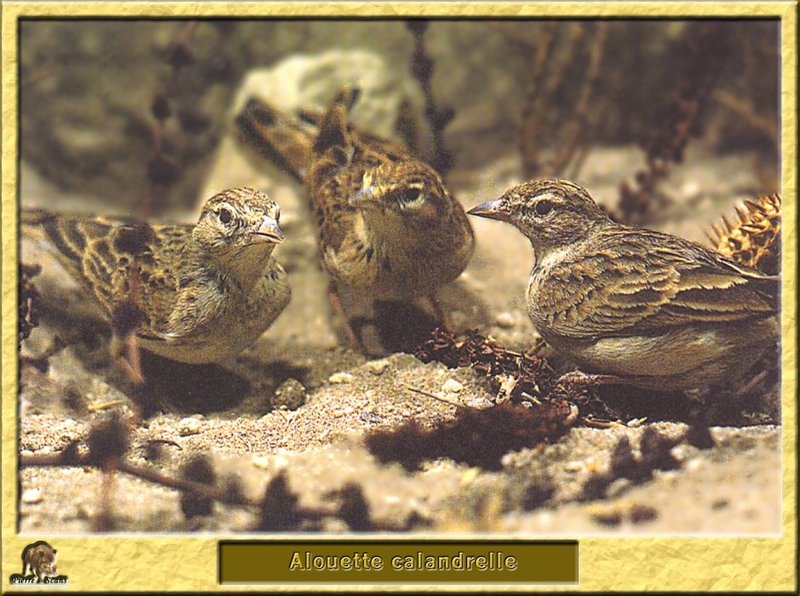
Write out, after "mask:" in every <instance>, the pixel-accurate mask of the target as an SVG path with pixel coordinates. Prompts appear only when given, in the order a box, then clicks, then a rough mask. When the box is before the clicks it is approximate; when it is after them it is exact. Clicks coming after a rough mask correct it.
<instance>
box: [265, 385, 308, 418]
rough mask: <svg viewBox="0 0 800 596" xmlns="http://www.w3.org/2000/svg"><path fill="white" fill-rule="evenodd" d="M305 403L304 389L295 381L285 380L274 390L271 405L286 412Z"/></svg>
mask: <svg viewBox="0 0 800 596" xmlns="http://www.w3.org/2000/svg"><path fill="white" fill-rule="evenodd" d="M304 403H306V388H305V386H304V385H303V384H302V383H301V382H300V381H298V380H297V379H286V380H285V381H284V382H283V383H281V385H280V387H278V388H277V389H276V390H275V396H274V397H273V399H272V405H273V406H275V407H277V408H280V407H284V408H286V409H287V410H296V409H297V408H299V407H300V406H302V405H303V404H304Z"/></svg>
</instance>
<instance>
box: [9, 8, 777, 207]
mask: <svg viewBox="0 0 800 596" xmlns="http://www.w3.org/2000/svg"><path fill="white" fill-rule="evenodd" d="M425 23H426V22H421V21H415V22H412V23H411V26H409V22H407V21H403V20H390V21H341V20H331V21H310V20H261V21H237V20H218V21H194V22H190V21H169V20H158V21H83V20H81V21H26V22H23V24H22V27H21V46H20V48H21V52H20V106H21V113H20V115H21V125H22V143H21V148H22V159H23V161H24V162H26V163H28V164H30V165H31V166H32V168H33V169H34V170H35V171H37V172H38V173H39V174H41V175H42V176H43V177H44V178H46V179H47V180H49V181H51V182H53V183H55V185H57V186H58V187H60V188H61V189H63V190H67V191H73V192H80V193H81V194H87V193H88V194H91V195H95V196H96V197H99V198H102V200H103V201H104V202H108V203H109V204H113V205H114V206H119V208H125V209H133V208H135V207H136V206H137V205H140V204H141V202H142V201H143V200H145V198H146V197H149V196H150V195H153V194H154V191H153V180H152V178H153V177H154V174H153V173H154V172H155V177H156V178H158V180H156V184H157V185H161V186H163V187H164V188H163V189H157V192H156V196H157V199H158V200H156V201H154V203H155V204H154V205H153V210H154V211H155V212H156V213H158V212H159V211H162V210H166V209H168V208H169V207H181V206H183V207H186V206H189V205H194V204H195V202H196V200H197V199H198V196H197V195H198V192H199V191H200V190H201V188H202V187H203V181H204V177H205V176H204V174H205V172H206V171H207V169H208V168H209V164H210V163H211V160H212V155H213V153H214V150H215V148H216V147H217V146H218V144H219V143H220V141H221V139H222V137H223V134H224V132H225V131H226V130H227V129H229V127H231V125H232V124H231V102H232V101H233V98H234V97H235V95H236V91H237V88H238V87H239V85H240V84H241V83H242V81H243V80H244V78H245V76H246V74H247V72H248V71H249V70H251V69H256V68H257V69H265V68H266V69H269V68H274V67H275V66H276V65H278V64H279V63H281V61H283V60H285V59H286V58H287V57H292V58H293V59H294V61H295V64H294V66H296V67H298V68H300V67H301V66H304V67H306V70H308V69H307V66H308V64H307V63H308V62H309V61H310V62H312V63H315V64H317V66H320V65H322V66H324V65H325V64H328V65H329V66H330V65H331V64H333V63H335V62H336V58H337V54H336V52H342V51H345V52H346V51H350V50H358V52H359V53H360V54H361V59H362V62H364V63H372V64H374V63H376V62H380V63H382V64H383V65H385V67H384V68H383V69H381V71H380V72H379V73H378V74H377V75H375V73H376V72H377V71H376V69H374V68H364V69H361V70H357V71H356V73H355V74H357V75H360V76H357V77H356V78H357V79H362V80H358V81H357V82H359V83H361V84H363V85H365V86H367V87H369V86H370V85H371V84H372V86H373V87H375V86H376V85H375V84H374V83H375V81H370V80H366V81H365V80H363V78H369V77H371V76H379V77H380V78H382V81H381V82H380V84H379V85H377V86H379V87H380V86H382V88H383V92H382V94H381V96H380V97H379V99H380V101H377V102H375V101H374V100H375V98H374V97H373V98H371V99H372V103H373V105H375V104H376V103H377V105H379V106H381V116H390V118H374V119H373V121H372V122H371V123H370V124H372V125H376V124H377V123H378V122H380V126H379V130H378V132H381V133H391V134H393V136H396V137H398V138H403V139H405V140H406V141H409V142H410V143H411V144H412V145H414V146H416V147H417V148H418V149H419V151H420V153H421V154H422V155H423V156H425V157H427V158H428V159H430V160H432V161H436V160H437V159H438V158H441V155H439V156H437V155H436V152H437V151H438V152H439V153H442V152H446V153H447V154H448V155H449V156H451V157H452V163H448V164H447V165H451V166H452V169H453V171H455V172H464V171H465V170H467V171H469V170H471V169H473V168H480V167H481V166H485V165H487V164H489V163H491V162H493V161H494V160H496V159H497V158H498V157H500V156H502V155H507V154H516V155H517V156H519V155H520V153H522V164H521V165H522V171H523V172H524V174H525V175H526V176H532V175H544V174H555V173H560V174H570V173H574V172H570V171H569V170H568V169H567V168H566V167H565V164H564V163H562V162H564V161H565V160H566V161H567V162H570V164H571V165H572V166H575V164H576V163H581V162H583V163H585V161H586V160H590V159H591V156H590V155H588V154H586V152H587V151H588V150H590V149H591V148H593V147H596V146H603V145H631V144H634V145H636V144H646V143H648V141H650V140H651V139H652V137H653V135H654V134H655V133H657V132H658V130H659V128H661V127H663V126H664V125H665V122H666V121H667V120H668V119H669V118H670V109H671V108H670V105H671V104H670V102H673V105H672V109H673V111H674V100H675V94H676V92H678V91H679V90H680V89H681V86H682V85H689V87H690V88H691V87H692V85H698V86H702V85H703V80H704V77H706V78H708V77H709V76H710V77H711V78H712V79H713V80H712V81H711V82H710V85H708V86H709V87H710V88H709V89H708V90H700V93H701V94H702V95H703V96H702V97H700V99H699V105H698V106H697V108H698V109H699V110H701V111H702V115H701V117H699V118H697V119H696V121H695V122H694V123H693V124H692V127H693V130H692V135H693V138H696V139H699V140H700V141H701V142H702V143H703V144H704V145H705V146H707V147H709V148H710V149H711V150H712V151H713V152H715V153H720V154H725V153H729V152H734V151H742V150H746V151H750V152H755V153H756V154H757V157H758V161H757V165H755V166H754V167H758V168H759V170H760V171H759V179H764V185H766V184H772V185H775V184H776V172H777V150H776V148H777V131H778V105H779V102H778V93H779V86H778V77H779V54H778V51H779V48H778V40H779V35H778V22H777V21H743V20H737V21H718V22H713V21H711V22H709V21H624V20H613V21H603V22H597V21H595V22H592V21H583V22H581V21H572V22H570V21H549V22H547V21H468V20H464V21H460V20H435V21H429V22H427V27H425V26H424V24H425ZM420 45H421V46H422V54H419V53H415V50H416V51H417V52H419V49H420ZM698 46H699V47H698ZM420 56H422V59H420ZM426 62H427V65H428V66H429V68H427V70H428V71H429V74H430V95H429V100H430V101H432V106H433V107H434V108H435V110H436V113H435V114H434V116H435V117H434V118H433V119H432V118H431V117H430V116H429V117H427V118H426V115H425V111H426V98H425V93H424V92H423V89H422V86H421V84H420V80H421V79H420V70H423V71H424V70H426V68H425V66H426ZM176 64H178V65H180V66H179V70H180V72H179V74H178V76H176V77H173V76H172V74H173V70H174V66H175V65H176ZM291 69H292V68H291V67H290V68H288V69H287V68H284V69H283V73H284V74H285V73H286V72H287V71H288V70H291ZM704 69H706V70H709V71H710V72H706V71H705V70H704ZM326 72H327V74H331V72H332V71H331V70H330V68H328V69H327V71H326V69H325V68H322V70H319V69H317V70H316V71H315V75H316V78H315V80H300V81H299V83H300V85H299V87H295V89H298V88H299V89H303V88H304V87H305V86H313V87H314V93H312V94H311V95H312V96H313V98H314V99H315V100H316V102H317V104H318V105H319V106H322V105H324V103H325V101H327V99H328V98H329V97H330V96H331V95H332V93H333V92H334V90H335V89H336V88H337V87H338V86H339V85H340V84H341V81H340V80H337V78H336V77H332V76H327V77H326V76H325V74H326ZM423 74H424V73H423ZM692 77H694V79H692ZM286 87H287V86H283V87H282V86H277V87H276V88H274V89H265V90H264V93H265V94H266V95H267V96H270V95H271V94H281V93H285V92H286ZM295 92H296V91H295ZM165 94H166V95H167V96H168V98H169V102H168V103H169V111H170V112H171V113H170V114H169V116H168V117H167V118H166V119H165V120H164V130H163V134H160V135H159V136H161V137H163V147H162V149H161V150H160V151H156V149H155V145H154V130H155V129H156V128H157V120H156V118H155V117H154V110H155V111H157V110H158V107H159V106H157V105H156V104H157V103H158V96H159V95H162V96H163V95H165ZM689 95H691V89H690V92H689ZM305 96H306V97H308V94H307V93H306V94H305ZM365 101H370V97H369V95H368V96H367V98H365ZM384 102H388V105H383V104H384ZM161 107H163V106H161ZM304 107H309V106H304ZM692 109H693V108H692ZM437 117H438V123H437V121H436V119H437ZM432 120H433V121H434V123H433V127H434V128H435V127H439V128H441V136H442V140H443V146H442V147H436V146H435V143H434V141H433V136H434V131H433V130H432ZM361 124H364V123H363V122H361ZM156 153H159V155H158V157H157V159H156V157H155V154H156ZM154 159H156V161H157V162H158V163H157V164H155V166H154V165H152V162H153V160H154ZM148 164H151V165H150V166H148ZM570 164H566V165H570ZM148 167H149V170H148ZM148 171H150V176H148ZM616 174H617V175H618V176H619V179H622V178H625V177H627V176H630V175H632V174H633V172H623V171H620V172H617V173H616ZM754 190H755V189H754ZM760 190H762V191H763V190H770V189H765V188H764V189H760Z"/></svg>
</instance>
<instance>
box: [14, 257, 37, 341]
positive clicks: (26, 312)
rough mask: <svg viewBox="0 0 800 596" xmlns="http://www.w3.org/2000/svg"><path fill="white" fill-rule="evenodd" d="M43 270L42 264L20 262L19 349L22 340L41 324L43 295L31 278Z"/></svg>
mask: <svg viewBox="0 0 800 596" xmlns="http://www.w3.org/2000/svg"><path fill="white" fill-rule="evenodd" d="M41 272H42V266H41V265H26V264H25V263H20V264H19V311H18V312H19V330H18V336H17V349H20V348H21V347H22V340H25V339H28V338H29V337H30V335H31V331H33V329H35V328H36V327H38V326H39V313H40V309H41V296H40V295H39V290H38V289H37V288H36V286H35V285H34V284H33V282H31V279H32V278H33V277H35V276H37V275H39V274H40V273H41Z"/></svg>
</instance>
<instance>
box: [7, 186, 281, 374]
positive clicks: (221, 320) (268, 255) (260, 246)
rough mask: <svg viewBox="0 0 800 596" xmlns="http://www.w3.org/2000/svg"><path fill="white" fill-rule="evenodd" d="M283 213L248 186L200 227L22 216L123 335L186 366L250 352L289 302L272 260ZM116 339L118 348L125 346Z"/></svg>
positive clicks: (231, 194) (208, 212)
mask: <svg viewBox="0 0 800 596" xmlns="http://www.w3.org/2000/svg"><path fill="white" fill-rule="evenodd" d="M279 219H280V209H279V207H278V205H277V204H276V203H275V202H274V201H272V200H270V199H269V198H268V197H267V196H266V195H265V194H264V193H262V192H260V191H257V190H254V189H250V188H235V189H229V190H225V191H223V192H220V193H218V194H216V195H214V196H213V197H211V198H210V199H209V200H208V201H206V203H205V205H204V206H203V209H202V213H201V215H200V218H199V220H198V222H197V224H195V225H188V224H153V225H150V224H147V223H143V222H137V221H135V220H133V219H125V218H113V217H92V216H85V215H69V214H58V213H51V212H48V211H44V210H39V209H36V210H23V211H22V217H21V223H22V232H23V235H24V236H27V237H29V238H33V239H38V240H42V241H44V242H45V243H46V244H47V247H48V248H49V250H50V252H52V253H53V254H54V256H55V257H56V258H57V260H58V261H59V262H60V263H61V264H62V265H63V267H64V268H65V269H66V270H67V272H68V273H69V274H70V275H72V277H74V278H75V279H76V280H77V281H79V282H80V283H81V285H82V286H83V287H84V289H85V290H86V291H87V292H88V293H89V294H90V295H91V296H92V297H93V298H94V299H95V300H96V301H97V302H98V303H99V305H100V306H101V308H102V311H103V313H104V314H105V316H106V317H107V318H108V319H109V321H111V322H112V326H114V327H115V331H117V329H116V328H117V327H118V325H117V323H119V319H120V317H122V316H124V317H126V318H127V319H128V321H127V323H123V324H124V325H128V326H130V327H131V331H132V332H134V333H135V335H136V338H137V341H138V343H139V345H140V346H141V347H142V348H144V349H146V350H148V351H150V352H153V353H154V354H157V355H159V356H163V357H166V358H169V359H172V360H176V361H179V362H185V363H190V364H202V363H211V362H221V361H224V360H225V359H227V358H230V357H232V356H235V355H237V354H238V353H239V352H241V351H242V350H243V349H245V348H247V347H248V346H250V345H251V344H252V343H253V342H255V340H256V339H258V337H259V336H260V335H261V334H262V333H263V332H264V331H265V330H266V329H267V328H268V327H269V326H270V325H271V324H272V322H273V321H274V320H275V319H276V318H277V316H278V315H279V314H280V313H281V311H282V310H283V309H284V308H285V306H286V305H287V304H288V302H289V299H290V296H291V290H290V287H289V283H288V278H287V275H286V272H285V271H284V269H283V267H282V266H281V265H280V264H279V263H278V262H277V261H276V260H275V259H274V257H273V256H272V252H273V249H274V248H275V246H276V245H277V244H279V243H280V242H282V241H283V233H282V232H281V229H280V226H279V224H278V222H279ZM120 339H121V338H119V337H117V335H115V337H114V345H113V346H112V351H113V352H114V353H115V354H116V355H117V356H119V355H120V354H119V352H120V350H121V346H120V344H119V342H120Z"/></svg>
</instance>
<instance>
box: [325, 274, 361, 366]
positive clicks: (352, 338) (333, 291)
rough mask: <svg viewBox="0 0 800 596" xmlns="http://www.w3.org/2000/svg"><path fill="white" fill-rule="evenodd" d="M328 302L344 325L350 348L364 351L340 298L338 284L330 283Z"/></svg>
mask: <svg viewBox="0 0 800 596" xmlns="http://www.w3.org/2000/svg"><path fill="white" fill-rule="evenodd" d="M328 302H329V303H330V305H331V310H333V313H334V315H335V316H337V317H339V318H340V319H341V321H342V324H343V325H344V333H345V335H346V336H347V343H348V344H350V347H351V348H352V349H354V350H359V351H362V352H363V351H364V344H363V343H361V340H360V339H359V337H358V335H356V332H355V331H354V330H353V326H352V324H351V322H350V317H348V316H347V313H346V312H345V311H344V307H343V306H342V300H341V298H340V297H339V288H338V287H337V285H336V282H333V281H332V282H330V283H329V284H328Z"/></svg>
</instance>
